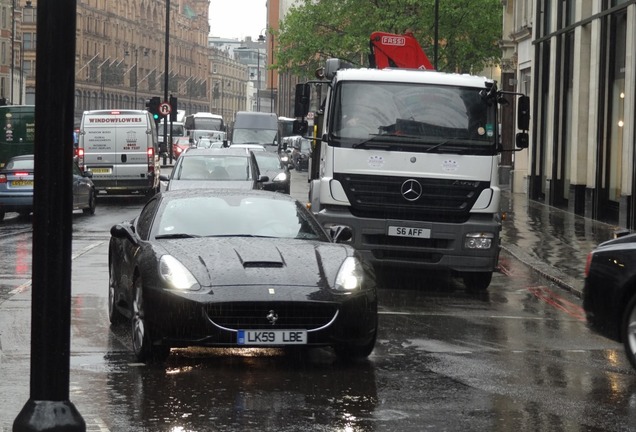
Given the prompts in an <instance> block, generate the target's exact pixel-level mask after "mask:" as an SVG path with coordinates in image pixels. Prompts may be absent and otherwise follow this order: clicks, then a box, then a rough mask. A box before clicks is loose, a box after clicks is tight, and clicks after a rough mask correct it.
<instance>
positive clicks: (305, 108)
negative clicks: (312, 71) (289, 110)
mask: <svg viewBox="0 0 636 432" xmlns="http://www.w3.org/2000/svg"><path fill="white" fill-rule="evenodd" d="M310 94H311V88H310V86H309V84H302V83H300V84H296V95H295V98H294V117H303V118H304V117H307V113H309V96H310Z"/></svg>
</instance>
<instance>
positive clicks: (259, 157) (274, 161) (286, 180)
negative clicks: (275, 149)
mask: <svg viewBox="0 0 636 432" xmlns="http://www.w3.org/2000/svg"><path fill="white" fill-rule="evenodd" d="M254 156H255V157H256V162H258V168H259V170H260V171H261V173H262V174H263V175H265V176H267V177H268V181H266V182H264V183H263V189H265V190H271V191H279V192H283V193H286V194H288V193H289V192H290V189H291V175H290V174H289V168H288V167H287V164H285V163H284V162H283V161H282V160H281V158H280V155H278V154H277V153H272V152H264V151H260V152H254Z"/></svg>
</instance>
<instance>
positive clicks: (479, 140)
mask: <svg viewBox="0 0 636 432" xmlns="http://www.w3.org/2000/svg"><path fill="white" fill-rule="evenodd" d="M480 90H481V89H480V88H471V87H454V86H440V85H427V84H415V83H387V82H382V83H378V82H348V81H347V82H342V83H340V85H339V86H338V87H337V88H336V93H335V101H334V102H335V106H334V110H333V113H334V114H333V117H332V118H331V119H330V121H331V128H330V129H331V131H332V135H333V139H332V140H331V142H332V143H334V145H339V146H341V147H352V148H359V147H365V146H368V147H382V148H386V149H392V150H403V151H422V152H427V151H430V152H448V151H451V152H460V153H475V154H483V153H493V152H494V151H495V138H496V131H495V128H496V125H497V122H496V108H495V104H492V105H489V104H488V102H487V101H486V100H484V99H482V97H481V96H480V94H479V92H480Z"/></svg>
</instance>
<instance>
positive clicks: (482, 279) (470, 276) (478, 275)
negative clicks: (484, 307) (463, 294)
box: [462, 272, 492, 292]
mask: <svg viewBox="0 0 636 432" xmlns="http://www.w3.org/2000/svg"><path fill="white" fill-rule="evenodd" d="M462 279H463V280H464V285H466V289H467V290H468V291H472V292H477V291H485V290H487V289H488V286H489V285H490V281H491V280H492V272H465V273H462Z"/></svg>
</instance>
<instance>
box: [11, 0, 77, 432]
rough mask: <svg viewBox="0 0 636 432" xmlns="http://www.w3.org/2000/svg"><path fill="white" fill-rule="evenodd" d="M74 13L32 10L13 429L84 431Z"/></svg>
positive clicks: (67, 5) (68, 1)
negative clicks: (30, 129) (75, 261)
mask: <svg viewBox="0 0 636 432" xmlns="http://www.w3.org/2000/svg"><path fill="white" fill-rule="evenodd" d="M76 11H77V4H76V0H58V1H55V2H53V1H42V2H39V3H38V9H37V40H38V44H37V51H36V56H37V60H38V61H37V64H36V84H35V87H36V94H35V97H36V99H35V124H36V128H35V190H34V200H33V206H34V208H33V267H32V275H31V279H32V281H33V283H32V290H33V294H32V300H31V302H32V311H31V379H30V398H29V400H28V401H27V402H26V404H25V405H24V407H23V408H22V411H20V413H19V414H18V416H17V417H16V419H15V421H14V423H13V431H14V432H23V431H72V432H74V431H82V432H83V431H86V423H85V422H84V419H82V416H81V415H80V413H79V412H78V411H77V409H76V408H75V406H74V405H73V403H71V402H70V401H69V382H70V381H69V375H70V344H71V342H70V341H71V253H72V222H73V215H72V212H73V189H72V188H73V180H72V179H73V176H72V173H73V171H72V169H73V165H72V164H73V123H74V119H73V92H74V87H75V27H76ZM60 23H64V25H60Z"/></svg>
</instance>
